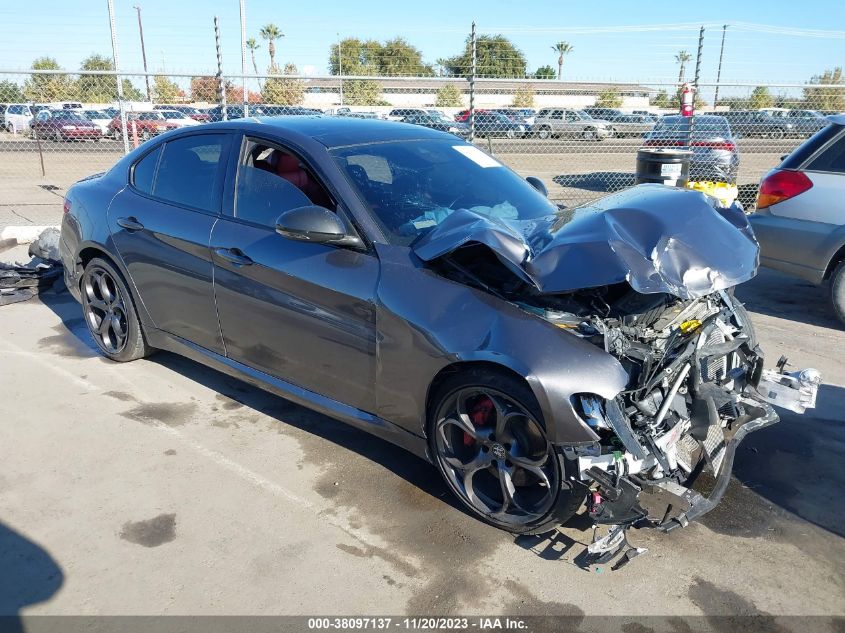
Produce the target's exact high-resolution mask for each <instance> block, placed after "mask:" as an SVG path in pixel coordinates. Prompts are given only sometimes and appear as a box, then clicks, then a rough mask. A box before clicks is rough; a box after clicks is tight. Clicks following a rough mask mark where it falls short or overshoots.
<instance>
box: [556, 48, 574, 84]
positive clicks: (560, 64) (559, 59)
mask: <svg viewBox="0 0 845 633" xmlns="http://www.w3.org/2000/svg"><path fill="white" fill-rule="evenodd" d="M552 50H553V51H554V52H556V53H557V78H558V79H563V57H564V55H569V53H571V52H572V51H573V50H575V49H574V48H573V46H572V44H570V43H569V42H558V43H557V44H555V45H554V46H552Z"/></svg>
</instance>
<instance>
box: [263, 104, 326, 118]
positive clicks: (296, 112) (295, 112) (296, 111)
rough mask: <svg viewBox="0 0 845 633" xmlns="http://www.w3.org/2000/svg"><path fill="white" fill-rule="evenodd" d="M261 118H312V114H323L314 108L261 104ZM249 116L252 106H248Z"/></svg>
mask: <svg viewBox="0 0 845 633" xmlns="http://www.w3.org/2000/svg"><path fill="white" fill-rule="evenodd" d="M260 107H261V111H262V113H263V114H262V116H312V115H314V114H323V112H322V110H315V109H314V108H303V107H302V106H289V105H268V104H266V103H264V104H261V106H260ZM250 116H252V106H250Z"/></svg>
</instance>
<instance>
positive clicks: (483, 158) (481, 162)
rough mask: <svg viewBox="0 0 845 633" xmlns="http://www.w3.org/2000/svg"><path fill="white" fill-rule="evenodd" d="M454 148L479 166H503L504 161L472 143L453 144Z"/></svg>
mask: <svg viewBox="0 0 845 633" xmlns="http://www.w3.org/2000/svg"><path fill="white" fill-rule="evenodd" d="M452 149H454V150H456V151H457V152H460V153H461V154H463V155H464V156H466V157H467V158H469V159H470V160H471V161H472V162H474V163H475V164H476V165H478V166H479V167H501V166H502V163H500V162H499V161H497V160H496V159H495V158H493V157H492V156H488V155H487V154H485V153H484V152H482V151H481V150H480V149H478V148H477V147H473V146H472V145H452Z"/></svg>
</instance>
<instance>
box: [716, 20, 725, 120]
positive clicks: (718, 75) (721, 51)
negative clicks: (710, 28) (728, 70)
mask: <svg viewBox="0 0 845 633" xmlns="http://www.w3.org/2000/svg"><path fill="white" fill-rule="evenodd" d="M727 30H728V25H727V24H724V25H722V46H721V48H720V49H719V69H718V70H717V71H716V94H715V95H713V111H714V112H715V111H716V106H718V105H719V82H720V81H721V80H722V57H724V55H725V32H726V31H727Z"/></svg>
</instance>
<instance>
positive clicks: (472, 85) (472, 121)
mask: <svg viewBox="0 0 845 633" xmlns="http://www.w3.org/2000/svg"><path fill="white" fill-rule="evenodd" d="M470 40H471V42H472V65H471V67H470V73H469V142H470V143H472V142H473V141H475V70H476V67H475V64H476V38H475V21H474V20H473V22H472V32H471V34H470Z"/></svg>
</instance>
